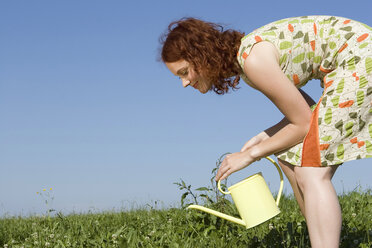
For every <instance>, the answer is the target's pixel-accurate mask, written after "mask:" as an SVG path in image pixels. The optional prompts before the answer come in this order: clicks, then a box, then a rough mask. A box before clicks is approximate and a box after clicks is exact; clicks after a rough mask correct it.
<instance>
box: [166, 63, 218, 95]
mask: <svg viewBox="0 0 372 248" xmlns="http://www.w3.org/2000/svg"><path fill="white" fill-rule="evenodd" d="M165 65H166V66H167V67H168V69H169V70H170V71H171V72H172V73H173V74H174V75H176V76H178V77H179V78H180V79H181V81H182V85H183V87H187V86H189V85H190V86H192V87H193V88H195V89H197V90H199V91H200V92H201V93H203V94H205V93H207V92H208V91H209V90H210V88H211V87H212V84H211V83H209V82H208V80H206V79H205V78H203V77H202V76H201V75H199V74H197V73H196V72H195V70H194V68H193V67H192V65H191V64H190V63H189V62H187V61H185V60H179V61H176V62H169V63H165Z"/></svg>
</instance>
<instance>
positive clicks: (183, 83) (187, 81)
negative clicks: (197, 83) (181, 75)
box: [182, 79, 191, 88]
mask: <svg viewBox="0 0 372 248" xmlns="http://www.w3.org/2000/svg"><path fill="white" fill-rule="evenodd" d="M190 83H191V82H190V80H187V79H182V86H183V87H184V88H186V87H187V86H189V84H190Z"/></svg>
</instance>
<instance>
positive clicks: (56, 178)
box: [0, 0, 372, 216]
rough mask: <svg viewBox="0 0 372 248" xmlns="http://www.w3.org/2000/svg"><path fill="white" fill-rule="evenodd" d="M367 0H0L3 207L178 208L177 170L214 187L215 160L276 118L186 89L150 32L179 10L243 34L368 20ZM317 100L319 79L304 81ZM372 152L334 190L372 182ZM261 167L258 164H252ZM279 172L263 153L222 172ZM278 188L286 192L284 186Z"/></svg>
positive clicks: (256, 103) (254, 98)
mask: <svg viewBox="0 0 372 248" xmlns="http://www.w3.org/2000/svg"><path fill="white" fill-rule="evenodd" d="M371 10H372V2H371V1H365V0H355V1H353V4H350V5H346V4H342V3H340V1H320V0H314V1H311V2H308V3H306V4H305V2H299V1H220V0H215V1H210V0H204V1H194V0H189V1H169V0H166V1H143V0H139V1H124V0H123V1H117V0H110V1H103V0H101V1H98V0H80V1H72V0H65V1H50V0H48V1H46V0H39V1H26V0H23V1H21V0H18V1H1V2H0V34H1V36H0V37H1V39H0V116H1V119H2V121H1V122H0V130H1V131H0V151H1V152H0V154H1V155H0V168H1V173H0V216H4V215H17V214H23V215H27V214H33V213H42V212H43V211H45V209H46V206H45V203H44V202H43V200H42V199H41V197H40V196H39V195H37V194H36V192H38V191H41V190H42V189H43V188H46V189H49V188H52V189H53V190H52V193H53V195H54V200H53V203H52V207H53V208H54V209H56V210H57V211H62V212H65V213H70V212H72V211H77V212H86V211H89V210H110V209H131V208H133V207H138V206H143V205H145V204H150V205H154V204H155V201H156V202H159V204H158V205H161V206H164V207H167V206H176V205H177V204H178V203H179V199H180V196H181V192H180V191H179V190H178V189H177V187H176V185H174V184H173V182H176V181H178V180H179V179H180V178H182V179H184V180H185V181H186V182H187V183H188V184H191V185H192V186H194V187H201V186H205V185H208V184H209V179H210V177H211V170H212V169H213V168H214V166H215V163H216V160H217V158H218V157H219V156H220V155H221V154H223V153H225V152H235V151H239V150H240V148H241V146H243V144H244V143H245V142H246V141H247V140H248V139H249V138H250V137H253V136H254V135H255V134H257V133H258V132H260V131H261V130H263V129H265V128H267V127H269V126H270V125H272V124H274V123H276V122H277V121H278V120H280V119H281V117H282V116H281V114H280V112H279V111H278V110H277V109H276V108H275V107H274V106H273V105H272V104H271V103H270V102H269V101H268V100H267V99H266V98H265V97H264V96H263V95H262V94H260V93H259V92H255V91H253V90H252V89H250V88H249V87H248V86H246V85H245V84H244V83H241V85H240V86H241V89H240V90H238V91H236V92H233V93H230V94H227V95H224V96H218V95H215V94H214V93H209V94H206V95H202V94H200V93H199V92H196V91H195V90H194V89H192V88H186V89H183V88H182V86H181V82H180V81H178V79H177V78H176V77H174V76H173V75H172V74H171V73H170V72H168V71H167V69H166V68H165V66H164V65H163V64H161V63H159V62H158V61H157V56H158V49H159V43H158V39H159V36H160V35H161V33H163V32H164V31H165V29H166V27H167V25H168V24H169V23H170V22H171V21H174V20H177V19H179V18H182V17H184V16H193V17H199V18H202V19H205V20H208V21H213V22H218V23H222V24H225V25H226V26H227V27H228V28H234V29H238V30H241V31H243V32H246V33H249V32H250V31H252V30H254V29H256V28H257V27H260V26H262V25H265V24H266V23H269V22H271V21H274V20H278V19H282V18H286V17H291V16H302V15H312V14H316V15H323V14H328V15H336V16H344V17H348V18H351V19H355V20H358V21H361V22H364V23H366V24H369V25H371V24H372V16H371V14H370V13H371ZM304 90H305V91H306V92H308V93H309V94H310V95H311V96H313V97H314V98H315V99H318V98H319V96H320V95H321V88H320V86H319V82H318V81H311V82H309V83H308V85H307V86H306V87H305V88H304ZM371 162H372V160H370V159H367V160H361V161H355V162H350V163H347V164H345V165H344V166H342V167H341V168H339V170H338V171H337V173H336V175H335V177H334V184H335V187H336V190H337V192H339V193H342V192H344V191H350V190H353V189H354V188H355V187H357V186H358V185H361V186H362V188H364V189H366V188H368V187H371V175H372V166H371ZM260 165H261V166H260ZM257 171H263V173H264V176H265V178H266V181H267V182H268V183H269V184H270V188H271V189H272V190H273V191H275V190H276V189H277V187H278V186H277V184H278V179H277V176H276V172H275V169H274V168H273V167H270V165H269V164H268V163H267V162H258V163H257V164H254V165H252V166H250V167H248V168H246V169H245V170H243V171H240V172H238V173H235V174H234V175H232V176H231V177H230V179H229V181H231V182H236V181H238V180H240V179H242V178H244V177H246V176H248V175H251V174H253V173H256V172H257ZM285 192H287V193H291V192H292V191H291V189H290V186H289V184H288V183H287V182H286V183H285Z"/></svg>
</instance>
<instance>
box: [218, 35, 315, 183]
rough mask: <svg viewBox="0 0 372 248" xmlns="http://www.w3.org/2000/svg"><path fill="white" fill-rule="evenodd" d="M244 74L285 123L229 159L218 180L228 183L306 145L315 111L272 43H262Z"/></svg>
mask: <svg viewBox="0 0 372 248" xmlns="http://www.w3.org/2000/svg"><path fill="white" fill-rule="evenodd" d="M244 72H245V74H246V75H247V77H248V78H249V80H250V81H251V83H252V84H253V87H254V88H256V89H258V90H259V91H261V92H262V93H263V94H264V95H265V96H266V97H268V98H269V99H270V100H271V101H272V102H273V103H274V104H275V105H276V106H277V108H278V109H279V110H280V111H281V112H282V113H283V114H284V116H285V119H283V120H282V121H281V122H279V123H278V124H277V125H275V126H274V127H272V128H270V129H268V130H267V131H268V132H267V134H269V136H270V134H271V137H270V138H267V139H265V140H262V141H261V142H259V143H258V144H256V145H254V146H252V147H251V148H249V149H247V150H245V151H243V152H239V153H234V154H230V155H228V156H226V158H225V160H224V161H223V162H222V164H221V167H220V169H219V171H218V173H217V176H216V180H218V179H221V180H222V179H224V178H226V177H227V176H229V175H230V174H231V173H233V172H235V171H237V170H240V169H242V168H244V167H246V166H248V165H249V164H251V163H252V162H254V161H256V160H257V159H260V158H262V157H265V156H268V155H271V154H274V153H276V152H279V151H282V150H284V149H286V148H289V147H291V146H293V145H296V144H298V143H300V142H302V141H303V139H304V137H305V135H306V134H307V132H308V129H309V125H310V119H311V110H310V107H309V105H308V103H307V101H306V100H305V98H304V96H303V95H302V94H301V92H300V91H299V90H298V89H297V88H296V87H295V86H294V84H293V82H291V81H290V80H289V79H288V78H287V77H286V75H285V74H284V73H283V72H282V70H281V68H280V66H279V53H278V51H277V49H276V48H275V47H274V45H273V44H271V43H270V42H266V41H263V42H259V43H257V44H256V45H254V47H253V48H252V50H251V53H250V54H249V56H248V57H247V59H246V60H245V63H244Z"/></svg>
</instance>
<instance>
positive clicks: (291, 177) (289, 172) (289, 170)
mask: <svg viewBox="0 0 372 248" xmlns="http://www.w3.org/2000/svg"><path fill="white" fill-rule="evenodd" d="M278 162H279V165H280V167H281V168H282V170H283V172H284V174H285V175H286V177H287V178H288V181H289V183H290V184H291V186H292V190H293V193H294V196H295V197H296V200H297V203H298V205H299V207H300V209H301V213H302V214H303V216H305V204H304V196H303V194H302V192H301V190H300V188H299V186H298V184H297V180H296V177H295V172H294V167H295V166H294V165H292V164H290V163H288V162H286V161H283V160H280V159H278Z"/></svg>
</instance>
